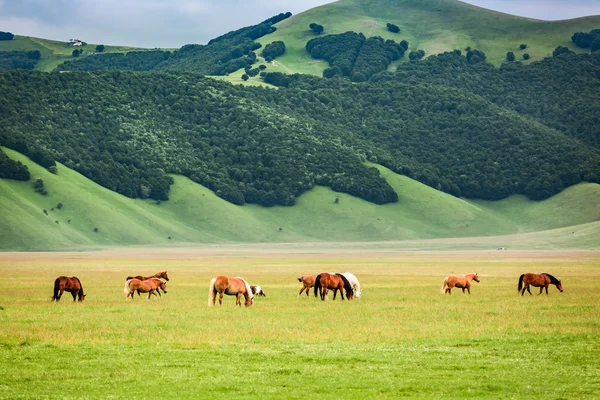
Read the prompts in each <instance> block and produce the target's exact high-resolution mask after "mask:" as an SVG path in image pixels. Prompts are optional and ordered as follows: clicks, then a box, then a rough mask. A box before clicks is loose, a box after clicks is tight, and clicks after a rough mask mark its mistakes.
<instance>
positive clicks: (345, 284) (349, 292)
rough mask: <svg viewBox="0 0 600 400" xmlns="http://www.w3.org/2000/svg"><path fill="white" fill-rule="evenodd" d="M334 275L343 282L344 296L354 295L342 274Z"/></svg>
mask: <svg viewBox="0 0 600 400" xmlns="http://www.w3.org/2000/svg"><path fill="white" fill-rule="evenodd" d="M336 275H337V276H339V277H340V278H342V280H343V281H344V290H345V291H346V296H347V295H348V294H351V295H354V290H353V289H352V285H351V284H350V282H348V279H346V277H345V276H344V275H342V274H336Z"/></svg>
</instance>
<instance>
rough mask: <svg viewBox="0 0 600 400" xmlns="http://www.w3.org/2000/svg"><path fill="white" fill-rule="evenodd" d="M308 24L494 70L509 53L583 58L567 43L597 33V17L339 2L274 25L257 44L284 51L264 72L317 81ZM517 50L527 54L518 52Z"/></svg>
mask: <svg viewBox="0 0 600 400" xmlns="http://www.w3.org/2000/svg"><path fill="white" fill-rule="evenodd" d="M311 23H317V24H320V25H322V26H323V27H324V31H323V33H322V34H321V35H329V34H337V33H343V32H346V31H354V32H362V33H363V34H364V35H365V36H367V37H370V36H381V37H383V38H384V39H393V40H396V41H400V40H402V39H405V40H407V41H408V42H409V43H410V47H409V51H410V50H416V49H423V50H424V51H425V53H426V55H427V56H428V55H431V54H437V53H442V52H444V51H452V50H454V49H459V50H464V49H465V48H467V47H471V48H474V49H479V50H482V51H484V52H485V53H486V54H487V56H488V60H489V61H490V62H492V63H493V64H495V65H499V64H500V63H502V62H504V61H505V57H506V53H507V52H509V51H512V52H514V53H515V54H516V56H517V57H518V59H521V55H522V54H523V53H528V54H529V55H530V56H531V58H530V60H531V61H535V60H540V59H542V58H544V57H548V56H550V55H552V51H553V50H554V49H555V48H556V47H557V46H567V47H569V48H570V49H571V50H573V51H576V52H584V51H585V50H583V49H578V48H576V46H575V45H574V44H573V43H572V42H571V36H572V35H573V34H574V33H575V32H582V31H583V32H588V31H590V30H592V29H595V28H600V16H591V17H585V18H577V19H572V20H565V21H539V20H534V19H529V18H523V17H518V16H514V15H509V14H503V13H500V12H496V11H491V10H487V9H484V8H480V7H476V6H473V5H470V4H467V3H463V2H461V1H458V0H367V1H365V0H339V1H336V2H333V3H330V4H326V5H324V6H321V7H316V8H313V9H310V10H308V11H305V12H303V13H300V14H297V15H294V16H293V17H291V18H290V19H288V20H285V21H282V22H280V23H278V24H277V25H276V27H277V31H276V32H274V33H272V34H270V35H268V36H265V37H263V38H261V39H259V42H260V43H262V44H263V45H265V44H267V43H271V42H273V41H275V40H281V41H283V42H284V43H285V45H286V49H287V50H286V53H285V54H284V55H283V56H281V57H279V58H278V59H277V60H276V61H275V63H274V64H275V65H274V66H269V68H270V69H271V70H273V71H281V72H286V73H294V72H299V73H308V74H314V75H319V76H320V75H321V73H322V72H323V70H324V69H325V68H326V67H327V63H325V62H318V61H315V60H313V59H312V58H311V57H310V55H309V54H308V52H307V51H306V49H305V46H306V43H307V42H308V41H309V40H310V39H313V38H315V37H317V36H319V35H316V34H314V33H313V32H312V31H311V30H310V29H309V25H310V24H311ZM387 23H393V24H395V25H397V26H398V27H399V28H400V32H399V33H392V32H390V31H389V30H388V29H387V27H386V24H387ZM521 44H526V45H527V48H526V49H525V50H521V49H520V45H521ZM407 59H408V58H407V57H405V58H404V61H406V60H407ZM400 62H402V60H401V61H400ZM395 65H397V63H396V64H393V65H392V66H391V68H394V67H395Z"/></svg>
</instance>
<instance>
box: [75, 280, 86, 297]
mask: <svg viewBox="0 0 600 400" xmlns="http://www.w3.org/2000/svg"><path fill="white" fill-rule="evenodd" d="M73 278H75V279H77V282H79V287H80V288H81V295H82V296H85V292H84V291H83V285H82V284H81V281H80V280H79V278H78V277H76V276H74V277H73Z"/></svg>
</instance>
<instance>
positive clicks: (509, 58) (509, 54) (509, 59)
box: [506, 51, 515, 62]
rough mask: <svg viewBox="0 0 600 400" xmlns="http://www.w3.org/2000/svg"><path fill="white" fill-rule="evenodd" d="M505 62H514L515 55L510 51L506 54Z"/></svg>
mask: <svg viewBox="0 0 600 400" xmlns="http://www.w3.org/2000/svg"><path fill="white" fill-rule="evenodd" d="M506 61H510V62H512V61H515V53H513V52H512V51H509V52H508V53H506Z"/></svg>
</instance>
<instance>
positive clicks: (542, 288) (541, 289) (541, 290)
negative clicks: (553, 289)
mask: <svg viewBox="0 0 600 400" xmlns="http://www.w3.org/2000/svg"><path fill="white" fill-rule="evenodd" d="M543 291H544V287H543V286H542V287H541V288H540V292H539V293H538V296H539V295H540V294H542V292H543Z"/></svg>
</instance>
